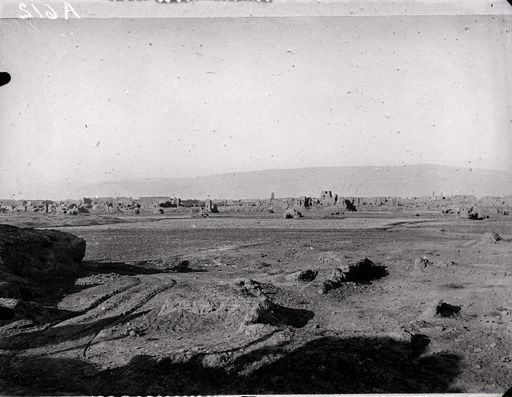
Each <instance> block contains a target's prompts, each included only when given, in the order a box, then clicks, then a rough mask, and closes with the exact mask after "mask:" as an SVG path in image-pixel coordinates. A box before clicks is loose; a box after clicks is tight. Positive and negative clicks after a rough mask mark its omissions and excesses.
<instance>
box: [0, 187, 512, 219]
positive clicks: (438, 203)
mask: <svg viewBox="0 0 512 397" xmlns="http://www.w3.org/2000/svg"><path fill="white" fill-rule="evenodd" d="M312 209H313V210H314V209H317V210H322V209H325V210H328V211H329V210H330V211H331V214H335V215H339V214H343V213H345V212H356V211H364V212H374V211H375V212H376V211H403V210H412V211H415V210H416V211H433V212H437V213H443V214H457V215H463V216H468V217H470V218H471V219H483V218H484V217H489V216H492V215H510V213H511V212H512V196H505V197H483V198H480V199H477V198H476V197H475V196H464V195H458V196H426V197H410V198H400V197H342V196H339V195H338V194H333V193H332V191H329V190H324V191H321V192H320V195H319V197H308V196H300V197H284V198H276V196H275V194H274V193H271V195H270V198H269V199H253V200H249V199H240V200H222V199H219V200H212V199H207V200H196V199H186V200H184V199H181V198H178V197H166V196H161V197H159V196H155V197H139V198H136V199H135V198H132V197H95V198H90V197H84V198H83V199H82V200H63V201H52V200H0V213H20V212H23V213H26V212H32V213H46V214H67V215H78V214H87V213H95V214H131V215H138V214H169V213H187V212H188V213H201V214H203V215H205V216H207V214H211V213H218V212H224V213H233V212H268V213H283V214H284V217H286V218H297V217H302V216H303V214H304V213H305V212H306V211H308V210H312Z"/></svg>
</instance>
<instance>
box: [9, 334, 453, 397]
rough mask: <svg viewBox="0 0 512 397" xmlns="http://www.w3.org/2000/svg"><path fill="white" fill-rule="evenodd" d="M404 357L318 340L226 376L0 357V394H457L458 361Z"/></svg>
mask: <svg viewBox="0 0 512 397" xmlns="http://www.w3.org/2000/svg"><path fill="white" fill-rule="evenodd" d="M411 353H412V352H411V347H410V345H409V344H408V343H404V342H399V341H395V340H393V339H390V338H366V337H353V338H339V337H321V338H319V339H316V340H313V341H310V342H308V343H306V344H304V345H302V346H300V347H298V348H296V349H295V350H292V351H288V352H286V351H284V349H283V347H282V346H276V347H268V346H267V347H265V348H263V349H260V350H255V351H252V352H250V353H248V354H245V355H242V356H240V357H239V358H238V359H236V360H234V361H232V362H231V364H229V365H228V366H227V367H226V368H228V369H225V368H215V367H209V366H206V365H205V364H204V363H205V362H216V361H215V360H213V361H211V360H205V359H206V358H208V357H207V356H209V355H208V354H198V355H195V356H193V357H192V358H190V359H189V360H188V361H185V362H173V361H172V360H171V359H169V358H166V359H160V360H157V359H155V358H154V357H151V356H147V355H139V356H135V357H134V358H133V359H132V360H131V361H130V362H129V363H128V364H127V365H125V366H122V367H119V368H115V369H112V370H104V371H101V370H99V369H98V368H97V367H95V366H94V365H92V364H91V363H89V362H86V361H81V360H78V359H63V358H51V357H43V356H35V357H26V356H18V357H15V358H10V357H8V356H6V355H0V364H1V365H0V368H2V369H0V382H1V383H0V388H2V389H3V390H4V392H7V393H9V394H17V395H21V394H39V395H49V394H53V395H58V394H60V395H62V394H76V393H79V394H145V395H147V394H189V395H190V394H241V393H245V394H247V393H258V394H273V393H275V394H277V393H279V394H281V393H370V392H374V393H379V392H382V393H404V392H411V393H420V392H421V393H432V392H435V393H443V392H457V391H461V390H457V389H455V388H453V387H452V383H453V381H454V380H455V378H456V377H457V375H458V374H459V373H460V367H459V366H460V358H459V357H458V356H457V355H454V354H446V353H440V354H435V355H430V356H425V357H422V358H420V359H414V358H412V355H411ZM210 356H211V354H210ZM245 374H247V375H245Z"/></svg>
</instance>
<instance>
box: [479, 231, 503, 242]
mask: <svg viewBox="0 0 512 397" xmlns="http://www.w3.org/2000/svg"><path fill="white" fill-rule="evenodd" d="M501 240H503V239H502V238H501V236H500V235H499V234H498V233H495V232H488V233H484V234H483V236H482V239H481V242H482V243H485V244H496V243H497V242H498V241H501Z"/></svg>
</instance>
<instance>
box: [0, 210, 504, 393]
mask: <svg viewBox="0 0 512 397" xmlns="http://www.w3.org/2000/svg"><path fill="white" fill-rule="evenodd" d="M13 219H14V221H13ZM67 219H69V217H68V218H67ZM76 219H78V220H73V221H72V222H71V221H66V222H58V221H56V220H52V222H53V223H50V224H49V226H52V227H59V229H60V230H64V231H68V232H71V233H73V234H76V235H78V236H80V237H83V238H85V240H86V241H87V251H86V257H85V259H84V263H83V266H84V271H83V275H82V277H81V278H79V279H77V280H76V282H75V284H74V285H64V286H56V288H55V296H53V297H51V298H49V300H48V302H46V303H47V304H48V305H50V306H54V307H56V308H57V309H58V310H57V311H56V312H55V313H54V314H53V315H52V316H49V317H47V318H43V319H41V318H39V319H38V320H37V321H34V320H33V321H28V320H20V321H17V322H15V323H9V324H4V325H3V326H2V327H1V328H0V362H1V363H0V390H3V391H5V392H7V393H9V394H34V393H35V394H74V393H83V394H106V393H108V394H111V393H126V394H157V393H158V394H164V393H165V394H219V393H222V394H226V393H353V392H354V393H355V392H366V393H370V392H491V393H503V392H504V391H505V390H506V389H507V388H509V387H510V386H511V385H512V294H511V292H512V263H511V259H510V258H511V254H512V220H510V219H507V217H504V218H500V219H487V220H482V221H470V220H467V219H462V218H456V217H446V216H444V217H441V216H431V215H429V214H421V216H416V215H415V214H412V215H410V216H404V214H400V215H393V214H384V213H383V214H379V215H375V214H368V215H367V216H364V214H358V215H357V217H345V218H340V219H320V218H316V219H312V218H311V219H309V218H308V217H306V218H304V219H291V220H284V219H279V218H277V217H274V218H270V219H264V218H244V217H233V216H232V217H209V218H206V219H202V218H182V219H168V218H165V217H164V218H158V217H154V218H150V219H149V218H148V219H140V218H139V219H133V218H129V217H128V218H126V219H120V220H118V221H115V222H116V223H108V219H107V220H105V219H103V220H101V219H100V220H99V221H98V220H96V221H95V222H93V223H100V224H96V225H94V224H92V225H90V223H91V222H90V221H91V218H90V217H89V218H76ZM84 219H85V220H84ZM2 222H3V223H12V224H16V223H17V224H18V225H20V224H25V225H26V224H27V223H26V222H31V225H32V226H39V227H42V226H45V225H44V219H42V218H37V219H35V220H34V219H29V220H28V221H27V219H25V220H22V218H20V217H17V218H12V217H11V218H10V219H3V220H2ZM24 222H25V223H24ZM88 223H89V225H88V226H87V224H88ZM102 223H105V224H102ZM66 224H67V226H64V227H62V225H66ZM488 232H496V233H499V235H500V236H501V237H502V240H501V241H492V239H487V238H486V235H485V233H488ZM487 237H488V236H487ZM424 257H425V258H426V259H427V260H424V261H420V260H419V259H421V258H424ZM364 258H369V259H371V260H372V261H373V262H374V263H375V264H377V265H379V266H385V269H386V271H387V275H386V276H384V277H381V278H378V279H374V280H372V281H369V282H366V283H362V282H345V283H342V285H341V286H340V287H339V288H337V289H334V290H332V291H330V292H328V293H325V294H319V289H320V287H321V285H322V282H323V281H324V280H326V279H327V278H328V277H329V276H330V274H331V272H332V270H333V269H335V268H337V267H342V266H343V265H345V264H349V263H354V262H356V261H358V260H361V259H364ZM306 269H311V270H314V271H315V272H318V273H317V275H316V278H315V279H314V280H313V281H310V282H303V281H298V280H296V279H295V278H294V277H293V275H292V276H290V274H292V273H293V272H295V271H298V270H306ZM250 280H254V283H253V282H251V281H250ZM262 297H265V298H267V299H269V300H271V301H272V302H274V303H275V304H277V305H279V306H278V307H281V308H285V309H282V310H285V311H286V312H285V313H287V314H286V315H284V317H282V316H281V317H279V316H280V314H279V313H280V312H279V310H280V309H277V312H278V315H277V317H279V319H280V320H279V321H277V320H276V321H274V320H272V321H270V320H268V321H259V322H256V323H251V324H248V323H247V321H246V320H247V317H246V316H247V312H248V311H250V310H251V307H253V306H254V302H256V301H257V300H258V299H261V298H262ZM439 300H443V301H444V302H446V303H449V304H452V305H457V306H460V308H461V310H460V312H459V313H458V314H455V315H453V316H450V317H442V316H439V315H437V314H436V311H435V305H436V303H437V302H438V301H439ZM52 313H53V312H52ZM283 313H284V312H283ZM287 316H288V317H287ZM282 318H285V319H284V320H282ZM281 320H282V321H281ZM280 321H281V322H280ZM0 325H1V324H0ZM411 334H416V335H418V334H421V335H424V336H426V337H428V338H429V339H430V343H429V344H428V346H426V348H422V349H420V350H418V349H417V347H416V346H415V345H414V343H412V344H411Z"/></svg>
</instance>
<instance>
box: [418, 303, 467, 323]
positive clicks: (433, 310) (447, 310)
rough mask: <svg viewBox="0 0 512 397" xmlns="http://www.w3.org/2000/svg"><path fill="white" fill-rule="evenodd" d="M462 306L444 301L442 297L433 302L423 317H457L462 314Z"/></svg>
mask: <svg viewBox="0 0 512 397" xmlns="http://www.w3.org/2000/svg"><path fill="white" fill-rule="evenodd" d="M460 311H461V307H460V306H457V305H452V304H449V303H446V302H444V301H443V300H442V299H439V300H436V301H434V302H432V303H431V304H430V305H429V306H428V307H427V309H426V310H425V311H424V312H423V315H422V316H421V317H422V318H423V319H430V318H435V317H455V316H458V315H459V314H460Z"/></svg>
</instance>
